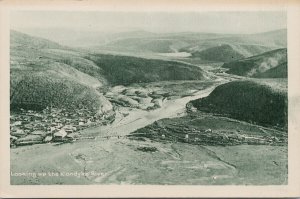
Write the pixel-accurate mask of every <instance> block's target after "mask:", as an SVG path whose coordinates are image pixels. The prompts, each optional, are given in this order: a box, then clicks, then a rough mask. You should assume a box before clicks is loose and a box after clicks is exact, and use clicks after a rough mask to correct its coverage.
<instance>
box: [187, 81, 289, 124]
mask: <svg viewBox="0 0 300 199" xmlns="http://www.w3.org/2000/svg"><path fill="white" fill-rule="evenodd" d="M191 104H192V105H193V106H194V107H196V108H197V109H198V110H201V111H206V112H212V113H218V114H221V115H225V116H229V117H233V118H236V119H239V120H244V121H248V122H253V123H257V124H261V125H267V126H277V127H281V128H284V129H286V128H287V80H285V79H281V80H280V81H279V80H278V79H267V80H265V79H261V80H247V81H246V80H245V81H234V82H230V83H226V84H223V85H220V86H218V87H217V88H216V89H215V90H214V91H213V92H212V93H211V94H210V95H209V96H208V97H206V98H202V99H198V100H194V101H192V102H191Z"/></svg>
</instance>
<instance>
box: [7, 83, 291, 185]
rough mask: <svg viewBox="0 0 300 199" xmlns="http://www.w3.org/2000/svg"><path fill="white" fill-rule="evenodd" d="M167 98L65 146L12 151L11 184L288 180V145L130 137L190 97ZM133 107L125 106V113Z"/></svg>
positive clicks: (181, 110) (178, 112) (179, 110)
mask: <svg viewBox="0 0 300 199" xmlns="http://www.w3.org/2000/svg"><path fill="white" fill-rule="evenodd" d="M215 86H216V85H214V86H213V87H209V88H206V89H204V90H202V91H199V92H198V93H197V94H196V95H194V96H187V97H182V98H179V99H172V100H168V101H167V102H166V103H164V104H163V106H162V107H161V108H159V109H156V110H151V111H146V110H138V109H134V111H133V110H131V111H132V112H129V115H128V116H126V117H124V118H122V117H121V118H119V119H117V120H116V121H115V122H114V123H113V124H112V125H110V126H106V127H105V126H104V127H93V128H89V129H86V130H84V131H83V132H82V134H83V135H86V137H87V138H93V139H82V140H79V141H77V142H74V143H66V144H55V143H49V144H37V145H32V146H22V147H18V148H12V149H11V184H13V185H24V184H44V185H46V184H49V185H50V184H67V185H68V184H167V185H171V184H175V185H180V184H193V185H197V184H200V185H208V184H216V185H218V184H219V185H222V184H239V185H241V184H243V185H250V184H251V185H276V184H286V183H287V146H285V145H284V146H269V145H246V144H241V145H236V146H205V145H192V144H189V143H182V142H171V141H167V140H165V141H163V140H162V141H154V140H150V139H148V138H142V139H132V138H130V139H129V137H128V135H129V134H130V133H131V132H133V131H136V130H137V129H139V128H143V127H145V126H147V125H149V124H152V123H153V122H155V121H157V120H160V119H163V118H172V117H179V116H183V115H184V114H185V105H186V103H187V102H189V101H190V100H193V99H196V98H201V97H205V96H207V95H209V93H210V92H211V91H212V90H213V89H214V87H215ZM124 110H125V111H129V109H126V108H125V109H120V111H124Z"/></svg>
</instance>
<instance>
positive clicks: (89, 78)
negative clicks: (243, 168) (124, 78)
mask: <svg viewBox="0 0 300 199" xmlns="http://www.w3.org/2000/svg"><path fill="white" fill-rule="evenodd" d="M10 55H11V59H10V62H11V63H10V65H11V66H10V76H11V78H10V81H11V91H10V92H11V96H10V98H11V109H12V110H14V109H15V108H33V109H43V108H45V107H47V106H48V107H50V106H54V107H60V108H62V107H64V108H71V107H72V108H73V109H74V108H75V107H79V106H81V107H86V108H89V109H91V110H96V112H98V113H101V114H104V113H106V112H107V111H111V109H112V107H111V104H110V102H109V101H108V100H106V99H105V98H104V97H103V96H101V94H99V93H98V92H97V91H96V89H95V88H97V87H100V86H102V85H103V84H106V81H105V80H104V78H103V77H102V76H101V70H100V69H99V67H97V66H96V65H95V64H93V62H90V61H88V60H85V59H83V58H82V57H81V55H80V53H79V52H76V51H72V50H71V49H68V48H66V47H63V46H61V45H59V44H57V43H55V42H52V41H49V40H46V39H42V38H36V37H32V36H29V35H26V34H23V33H20V32H17V31H11V51H10ZM109 107H110V108H109ZM73 109H72V110H73Z"/></svg>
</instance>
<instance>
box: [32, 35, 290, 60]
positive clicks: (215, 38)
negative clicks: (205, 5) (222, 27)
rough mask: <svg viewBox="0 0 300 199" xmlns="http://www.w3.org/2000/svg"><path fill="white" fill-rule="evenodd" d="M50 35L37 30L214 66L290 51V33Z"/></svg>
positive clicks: (96, 47)
mask: <svg viewBox="0 0 300 199" xmlns="http://www.w3.org/2000/svg"><path fill="white" fill-rule="evenodd" d="M50 31H52V32H50V33H51V34H50V33H49V30H37V31H36V33H35V34H36V35H41V36H44V37H45V38H49V39H51V40H52V41H57V42H59V43H61V44H64V45H67V46H72V47H81V48H85V49H89V50H93V51H95V52H103V51H104V52H105V51H107V52H119V53H125V52H126V53H128V54H136V53H144V54H160V53H178V52H186V53H190V54H192V57H191V58H192V59H193V58H197V59H198V58H201V59H203V61H212V62H228V61H233V60H237V59H240V58H244V57H250V56H254V55H258V54H261V53H264V52H267V51H271V50H275V49H279V48H286V47H287V30H286V29H279V30H274V31H269V32H263V33H256V34H221V33H197V32H175V33H153V32H147V31H142V30H141V31H127V32H116V33H105V32H89V31H85V30H82V31H75V32H74V31H73V32H72V31H70V30H60V29H59V30H56V29H54V30H50ZM58 32H59V33H60V34H58ZM214 50H216V51H214ZM227 54H228V56H227ZM219 55H221V57H219ZM222 55H224V56H223V57H222Z"/></svg>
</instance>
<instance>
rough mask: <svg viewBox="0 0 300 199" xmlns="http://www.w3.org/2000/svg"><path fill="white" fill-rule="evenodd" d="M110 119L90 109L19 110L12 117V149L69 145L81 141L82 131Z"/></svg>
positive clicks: (103, 123) (105, 122)
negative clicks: (42, 145) (15, 147)
mask: <svg viewBox="0 0 300 199" xmlns="http://www.w3.org/2000/svg"><path fill="white" fill-rule="evenodd" d="M110 120H111V118H108V116H106V115H97V114H96V113H95V111H93V110H89V109H85V108H82V109H78V110H73V111H69V110H66V109H57V108H46V109H44V110H43V111H42V112H37V111H33V110H24V109H20V111H18V112H12V113H11V116H10V143H11V146H20V145H28V144H40V143H47V142H68V141H74V140H76V139H78V138H80V131H81V130H82V129H85V128H87V127H90V126H93V125H100V124H102V125H105V124H107V123H108V122H109V121H110Z"/></svg>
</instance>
